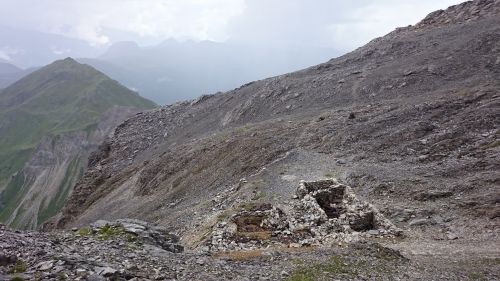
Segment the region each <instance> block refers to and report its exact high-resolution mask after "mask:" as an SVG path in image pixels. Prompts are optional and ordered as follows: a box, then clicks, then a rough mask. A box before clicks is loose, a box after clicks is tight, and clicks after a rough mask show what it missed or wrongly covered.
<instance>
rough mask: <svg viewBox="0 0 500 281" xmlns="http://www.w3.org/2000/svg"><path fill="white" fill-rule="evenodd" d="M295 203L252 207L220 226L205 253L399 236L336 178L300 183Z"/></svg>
mask: <svg viewBox="0 0 500 281" xmlns="http://www.w3.org/2000/svg"><path fill="white" fill-rule="evenodd" d="M294 198H295V200H292V201H290V202H287V203H286V205H280V206H272V205H271V204H257V205H252V206H249V207H248V210H243V211H240V212H237V213H236V214H234V215H233V216H232V217H231V218H230V219H229V221H223V222H220V223H218V224H217V225H216V227H215V229H214V231H213V233H212V235H211V237H210V238H209V239H208V248H207V250H212V251H228V250H229V251H230V250H243V249H245V250H249V249H250V250H255V249H259V248H265V247H269V246H270V245H274V246H285V247H287V246H288V247H302V246H321V245H324V246H332V245H337V244H338V243H350V242H358V241H359V240H360V239H364V238H370V237H386V238H388V237H395V236H400V235H401V234H402V231H401V230H400V229H398V228H397V227H396V226H394V224H392V223H391V222H390V221H389V220H388V219H386V218H385V217H384V216H383V215H382V214H381V213H380V212H379V211H378V210H377V209H376V208H375V207H374V206H373V205H371V204H369V203H366V202H363V201H362V200H359V199H358V198H357V197H356V196H355V194H354V193H353V191H352V189H351V188H350V187H348V186H346V185H343V184H339V183H338V182H337V181H336V180H334V179H327V180H319V181H311V182H306V181H303V182H301V183H300V186H299V187H298V189H297V192H296V195H295V196H294Z"/></svg>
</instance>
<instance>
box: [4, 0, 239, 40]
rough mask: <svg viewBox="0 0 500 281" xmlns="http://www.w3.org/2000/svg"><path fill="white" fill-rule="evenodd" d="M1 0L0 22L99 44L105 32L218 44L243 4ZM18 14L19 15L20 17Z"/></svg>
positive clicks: (230, 0)
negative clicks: (131, 33) (113, 30)
mask: <svg viewBox="0 0 500 281" xmlns="http://www.w3.org/2000/svg"><path fill="white" fill-rule="evenodd" d="M3 1H8V0H0V6H1V7H2V9H1V10H0V24H7V25H14V26H16V27H23V28H32V29H33V28H36V29H39V30H40V31H47V32H52V33H57V34H62V35H66V36H69V37H74V38H79V39H84V40H86V41H88V42H89V43H91V44H93V45H103V44H107V43H109V42H110V38H109V37H108V36H107V35H106V34H104V33H103V30H104V29H107V28H108V29H115V30H123V31H128V32H133V33H136V34H139V35H142V36H153V37H157V38H158V39H159V40H161V39H165V38H171V37H173V38H177V39H196V40H218V41H222V40H225V39H226V38H227V34H226V32H225V27H226V25H227V22H228V21H229V19H231V18H232V17H235V16H237V15H239V14H240V13H241V12H242V10H243V7H244V5H243V4H244V2H243V0H212V1H209V0H183V1H176V0H85V1H76V0H66V1H61V0H44V1H35V0H17V1H9V2H6V3H3ZM20 13H23V14H24V15H23V16H22V17H20V16H19V14H20Z"/></svg>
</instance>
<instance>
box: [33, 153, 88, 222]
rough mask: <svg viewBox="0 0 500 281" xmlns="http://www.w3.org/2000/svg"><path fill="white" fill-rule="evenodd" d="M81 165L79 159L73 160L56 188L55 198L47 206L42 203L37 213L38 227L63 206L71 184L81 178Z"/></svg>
mask: <svg viewBox="0 0 500 281" xmlns="http://www.w3.org/2000/svg"><path fill="white" fill-rule="evenodd" d="M82 165H83V163H81V159H79V158H74V159H73V160H72V161H71V163H70V164H69V166H68V170H67V171H66V174H65V175H64V179H63V181H62V183H61V185H60V186H59V188H58V192H57V197H55V198H53V199H52V200H51V201H50V202H49V204H48V205H45V204H44V203H45V202H42V204H41V207H40V208H43V209H41V210H39V212H38V224H39V225H40V224H41V223H43V222H44V221H45V220H47V219H48V218H51V217H52V216H54V215H55V214H57V212H58V211H59V210H60V209H61V208H62V207H63V206H64V203H65V202H66V198H68V194H69V191H70V190H71V188H72V187H73V184H74V183H75V182H76V181H77V180H78V179H79V178H81V176H82V175H83V167H82Z"/></svg>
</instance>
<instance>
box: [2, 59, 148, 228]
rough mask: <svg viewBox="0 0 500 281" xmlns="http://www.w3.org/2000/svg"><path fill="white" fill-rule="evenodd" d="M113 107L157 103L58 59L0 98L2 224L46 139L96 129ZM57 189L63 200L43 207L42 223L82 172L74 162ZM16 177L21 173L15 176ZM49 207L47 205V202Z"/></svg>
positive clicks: (19, 196) (142, 106)
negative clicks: (28, 166) (25, 169)
mask: <svg viewBox="0 0 500 281" xmlns="http://www.w3.org/2000/svg"><path fill="white" fill-rule="evenodd" d="M114 106H132V107H136V108H140V109H147V108H152V107H154V106H155V104H154V103H153V102H151V101H149V100H146V99H144V98H142V97H140V96H139V95H138V94H137V93H135V92H133V91H131V90H129V89H127V88H126V87H124V86H122V85H120V84H119V83H118V82H116V81H114V80H111V79H109V78H108V77H107V76H105V75H104V74H102V73H101V72H99V71H97V70H95V69H93V68H92V67H90V66H87V65H82V64H79V63H77V62H76V61H74V60H72V59H65V60H61V61H57V62H55V63H53V64H51V65H48V66H46V67H43V68H42V69H40V70H38V71H35V72H33V73H32V74H30V75H28V76H26V77H24V78H23V79H21V80H19V81H18V82H16V83H14V84H13V85H11V86H9V87H8V88H6V89H4V90H3V91H2V95H1V96H0V188H2V187H5V188H4V190H3V192H2V194H1V195H2V196H1V199H2V202H0V203H2V204H0V205H3V206H4V207H3V208H2V209H0V221H6V220H7V218H9V217H10V216H11V215H12V213H13V211H14V210H15V208H16V207H17V206H18V204H19V202H20V200H22V198H23V196H24V195H25V193H26V192H28V190H26V189H23V188H22V187H23V186H27V185H29V184H26V183H25V180H27V179H24V176H23V175H22V173H18V172H19V171H21V169H22V168H23V166H24V164H25V163H26V161H28V160H29V158H30V156H31V153H32V152H33V150H34V149H35V148H36V147H37V145H38V144H39V142H40V140H41V139H42V138H43V137H44V136H52V137H57V136H59V135H61V134H63V133H69V132H75V131H86V132H87V134H90V133H91V132H92V131H94V130H95V129H96V128H97V123H98V122H99V120H100V118H101V117H102V115H103V114H104V113H105V112H106V111H107V110H109V109H110V108H112V107H114ZM74 161H75V162H74V163H71V165H70V168H69V169H68V175H67V176H66V178H65V179H64V182H63V184H62V185H61V186H60V187H59V192H60V193H59V194H60V195H59V196H58V197H57V198H54V199H53V200H51V202H47V204H46V205H45V204H43V206H42V207H43V209H42V210H40V214H39V217H38V222H39V223H41V222H43V221H44V220H46V219H47V218H49V217H51V216H53V215H54V214H55V213H57V211H59V209H60V208H61V207H62V205H63V204H64V202H65V200H66V197H67V195H68V192H69V191H70V188H71V186H72V184H73V183H74V181H75V177H78V175H80V173H81V171H82V167H81V163H79V161H77V160H74ZM16 173H17V174H16ZM44 203H45V202H44Z"/></svg>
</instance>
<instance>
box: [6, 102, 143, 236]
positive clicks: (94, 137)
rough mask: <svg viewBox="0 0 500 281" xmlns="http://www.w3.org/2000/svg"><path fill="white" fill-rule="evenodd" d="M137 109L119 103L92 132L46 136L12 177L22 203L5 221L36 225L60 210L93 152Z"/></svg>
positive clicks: (20, 225) (33, 226)
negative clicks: (18, 187)
mask: <svg viewBox="0 0 500 281" xmlns="http://www.w3.org/2000/svg"><path fill="white" fill-rule="evenodd" d="M137 110H138V109H134V108H132V107H124V106H115V107H112V108H110V109H109V110H108V111H107V112H105V113H104V114H103V116H102V118H101V120H100V121H99V122H98V124H97V125H96V128H95V129H94V130H92V131H90V132H87V131H76V132H70V133H65V134H61V135H57V136H45V137H43V138H42V140H41V141H40V143H39V144H38V146H37V148H36V149H35V150H34V152H33V153H32V155H31V158H30V159H29V160H28V162H27V163H26V164H25V166H24V168H23V169H22V170H21V171H19V172H18V173H17V174H16V175H15V176H14V177H13V178H12V179H11V181H12V182H15V184H16V185H19V186H21V190H20V191H19V192H18V194H17V197H15V198H14V199H15V200H17V202H18V204H17V205H16V206H15V208H14V209H12V210H10V211H11V212H10V215H9V216H8V217H7V218H6V220H5V222H6V223H7V224H9V225H11V226H13V227H18V228H27V229H35V228H37V227H38V226H39V225H40V224H41V223H42V222H44V221H45V220H46V219H48V218H50V217H52V216H54V215H55V214H57V212H58V211H59V210H60V209H61V208H62V206H63V205H64V203H65V202H66V199H67V197H68V195H69V194H71V192H72V190H73V187H74V186H75V184H76V182H77V181H78V179H80V177H81V176H82V175H83V173H84V171H85V169H86V167H87V159H88V157H89V155H90V153H91V152H92V151H94V150H95V149H97V147H98V145H99V144H100V143H101V142H102V141H103V140H104V139H105V138H107V137H109V136H110V134H112V133H113V131H114V128H115V127H116V126H117V125H118V124H120V123H121V122H123V121H124V120H125V119H126V118H128V117H130V116H131V115H133V114H134V113H136V112H137ZM8 184H9V183H8ZM12 184H14V183H12ZM4 212H5V210H4Z"/></svg>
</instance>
